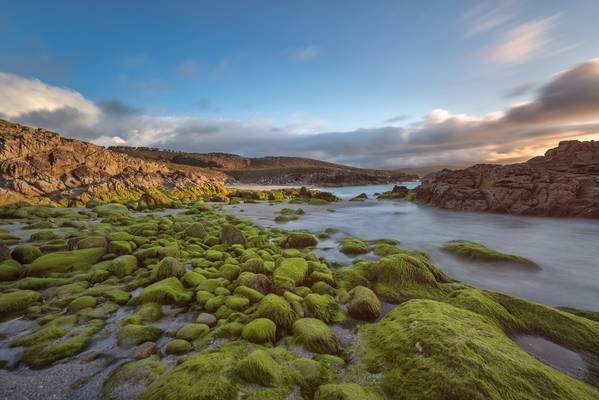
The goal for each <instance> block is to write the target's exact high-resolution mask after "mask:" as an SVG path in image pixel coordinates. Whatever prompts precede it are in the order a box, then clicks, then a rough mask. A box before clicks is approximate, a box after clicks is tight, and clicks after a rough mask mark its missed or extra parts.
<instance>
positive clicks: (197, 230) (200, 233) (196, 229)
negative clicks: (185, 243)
mask: <svg viewBox="0 0 599 400" xmlns="http://www.w3.org/2000/svg"><path fill="white" fill-rule="evenodd" d="M185 236H186V237H192V238H200V239H203V238H205V237H206V227H205V226H204V224H203V223H201V222H196V223H193V224H191V225H189V226H188V227H187V228H186V229H185Z"/></svg>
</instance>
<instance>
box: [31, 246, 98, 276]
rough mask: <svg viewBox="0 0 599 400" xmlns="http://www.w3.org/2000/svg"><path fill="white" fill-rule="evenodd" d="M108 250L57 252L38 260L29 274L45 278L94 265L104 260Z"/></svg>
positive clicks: (34, 262) (32, 265)
mask: <svg viewBox="0 0 599 400" xmlns="http://www.w3.org/2000/svg"><path fill="white" fill-rule="evenodd" d="M104 254H106V249H103V248H93V249H83V250H72V251H57V252H55V253H50V254H45V255H43V256H41V257H39V258H37V259H36V260H35V261H33V263H32V264H31V268H30V269H29V274H30V275H32V276H44V275H48V274H51V273H55V272H68V271H70V270H71V269H73V268H77V267H81V266H84V265H90V266H91V265H93V264H95V263H97V262H98V261H100V260H101V259H102V256H104Z"/></svg>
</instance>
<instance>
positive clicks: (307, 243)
mask: <svg viewBox="0 0 599 400" xmlns="http://www.w3.org/2000/svg"><path fill="white" fill-rule="evenodd" d="M317 243H318V241H317V240H316V238H315V237H314V235H311V234H309V233H306V232H293V233H290V234H289V235H288V236H287V238H286V239H285V243H284V244H285V247H287V248H292V249H304V248H306V247H314V246H316V244H317Z"/></svg>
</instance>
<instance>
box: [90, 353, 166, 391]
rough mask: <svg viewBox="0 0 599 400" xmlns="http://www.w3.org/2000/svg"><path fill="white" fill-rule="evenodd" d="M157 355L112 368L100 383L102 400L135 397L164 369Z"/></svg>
mask: <svg viewBox="0 0 599 400" xmlns="http://www.w3.org/2000/svg"><path fill="white" fill-rule="evenodd" d="M166 368H167V367H166V365H164V364H162V363H161V362H160V359H159V357H158V356H156V355H155V356H151V357H147V358H144V359H142V360H139V361H130V362H127V363H125V364H123V365H121V366H120V367H118V368H116V369H114V370H113V371H112V372H111V373H110V374H109V375H108V377H107V378H106V380H105V381H104V383H103V384H102V391H101V393H100V398H101V399H102V400H113V399H125V398H136V397H137V396H138V395H139V394H140V393H141V392H142V391H143V390H144V388H145V387H146V386H147V385H149V384H150V383H152V382H153V381H155V380H156V379H157V378H158V376H160V374H162V373H163V372H164V371H165V370H166Z"/></svg>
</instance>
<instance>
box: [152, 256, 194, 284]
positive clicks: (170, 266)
mask: <svg viewBox="0 0 599 400" xmlns="http://www.w3.org/2000/svg"><path fill="white" fill-rule="evenodd" d="M184 273H185V267H184V266H183V264H181V263H180V262H179V260H177V259H176V258H174V257H165V258H163V259H162V261H160V263H158V265H157V266H156V267H154V269H152V275H151V277H150V279H151V280H152V281H153V282H157V281H161V280H163V279H166V278H171V277H175V278H180V277H182V276H183V274H184Z"/></svg>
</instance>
